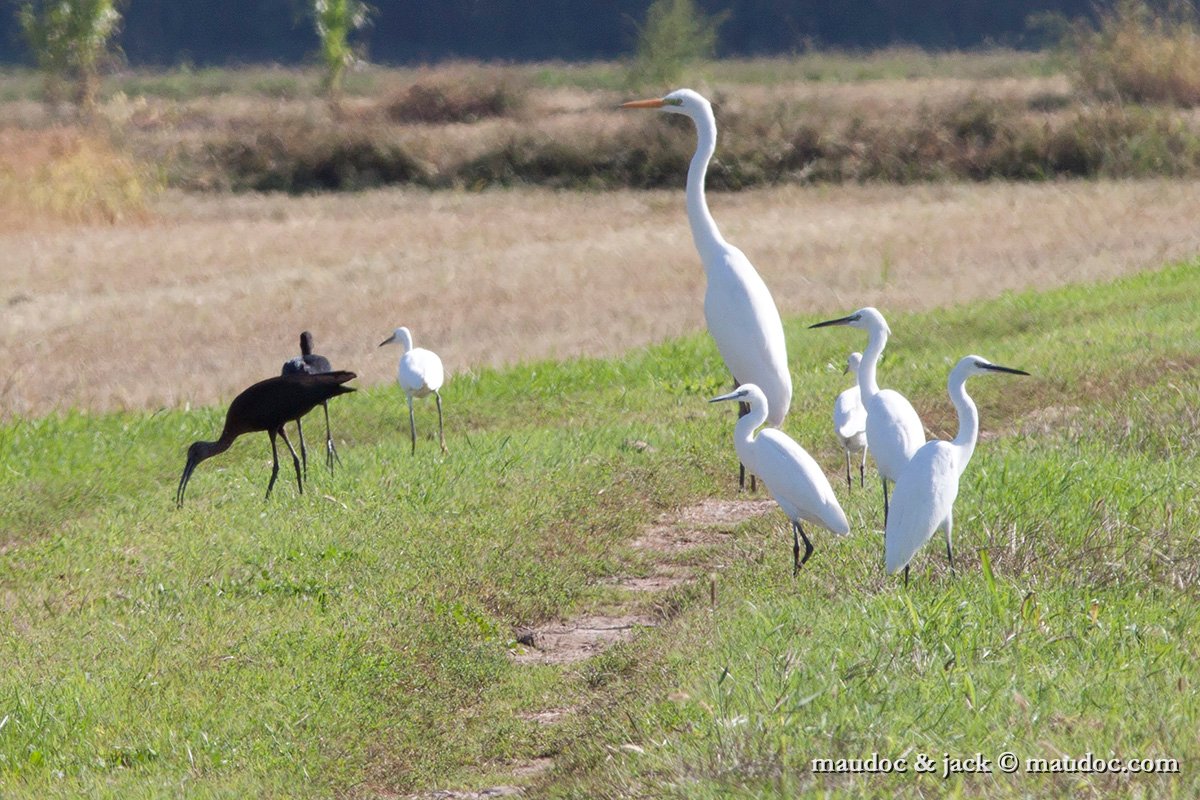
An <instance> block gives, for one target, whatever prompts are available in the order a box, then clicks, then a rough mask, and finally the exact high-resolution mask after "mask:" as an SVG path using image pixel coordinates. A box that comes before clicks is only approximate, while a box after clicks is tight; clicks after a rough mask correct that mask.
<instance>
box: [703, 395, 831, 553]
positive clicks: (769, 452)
mask: <svg viewBox="0 0 1200 800" xmlns="http://www.w3.org/2000/svg"><path fill="white" fill-rule="evenodd" d="M723 400H737V401H738V402H741V403H745V404H746V405H747V406H748V407H749V409H750V410H749V411H748V412H747V413H746V414H744V415H742V416H741V417H740V418H739V419H738V421H737V425H736V426H735V427H734V430H733V445H734V448H735V449H736V450H737V454H738V458H740V459H741V460H742V463H743V464H745V465H746V467H747V469H749V470H750V471H751V472H752V473H753V474H755V475H757V476H759V477H760V478H762V480H763V483H765V484H766V485H767V491H769V492H770V493H771V497H773V498H775V502H776V503H778V504H779V507H780V508H782V509H783V513H785V514H787V517H788V519H789V520H791V523H792V574H793V575H794V574H796V573H797V572H798V571H799V570H800V567H801V566H803V565H804V562H806V561H808V557H809V556H810V555H812V551H813V546H812V542H810V541H809V540H808V536H806V535H805V533H804V528H803V527H801V523H802V522H808V523H811V524H814V525H820V526H821V527H823V528H826V529H828V530H829V531H832V532H833V533H835V534H837V535H838V536H845V535H846V534H847V533H849V532H850V523H849V522H848V521H847V520H846V514H845V512H843V511H842V507H841V506H840V505H838V501H837V497H836V496H835V495H834V493H833V487H831V486H830V485H829V479H828V478H826V477H825V473H824V472H823V471H822V470H821V468H820V467H819V466H818V465H817V462H816V461H814V460H813V457H812V456H810V455H809V454H808V453H807V452H806V451H805V449H804V448H803V447H801V446H800V445H798V444H796V442H795V441H794V440H793V439H792V438H791V437H790V436H788V435H787V434H786V433H784V432H783V431H781V430H778V429H776V428H766V429H764V430H762V431H760V432H759V433H758V435H757V436H755V434H754V432H755V431H756V430H757V429H758V428H759V427H760V426H762V425H763V424H764V423H765V422H766V421H767V415H768V413H769V411H770V405H769V404H768V401H767V396H766V395H765V394H763V391H762V389H759V388H758V387H757V386H755V385H754V384H752V383H745V384H742V385H741V386H739V387H738V388H737V389H736V390H734V391H732V392H730V393H729V394H723V395H721V396H720V397H714V398H713V399H711V400H709V402H710V403H718V402H721V401H723ZM800 539H804V558H801V557H800Z"/></svg>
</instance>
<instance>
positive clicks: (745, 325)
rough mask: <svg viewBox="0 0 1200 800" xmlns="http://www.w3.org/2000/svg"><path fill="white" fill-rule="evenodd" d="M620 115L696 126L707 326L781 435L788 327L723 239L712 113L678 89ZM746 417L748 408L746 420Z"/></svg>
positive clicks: (697, 228) (690, 178) (691, 179)
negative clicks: (709, 190)
mask: <svg viewBox="0 0 1200 800" xmlns="http://www.w3.org/2000/svg"><path fill="white" fill-rule="evenodd" d="M621 107H622V108H656V109H659V110H661V111H665V112H669V113H672V114H683V115H684V116H686V117H690V118H691V120H692V122H693V123H695V125H696V135H697V144H696V153H695V155H693V156H692V161H691V164H690V165H689V166H688V173H687V215H688V223H689V224H690V225H691V229H692V241H693V242H694V243H695V245H696V250H698V251H699V253H700V260H701V261H703V262H704V272H705V277H706V278H707V281H708V287H707V289H706V290H705V292H704V319H705V321H706V322H707V323H708V331H709V333H710V334H711V335H712V337H713V340H714V341H715V342H716V343H717V350H719V351H720V353H721V358H723V359H724V360H725V366H726V367H728V368H729V371H730V372H731V373H733V384H734V386H735V387H737V386H739V385H743V384H747V383H753V384H755V385H757V386H758V387H759V388H760V389H761V391H762V392H763V394H764V395H765V396H766V398H767V403H768V409H769V414H768V416H767V424H768V425H771V426H772V427H776V428H777V427H779V426H780V425H782V424H783V419H784V417H786V416H787V412H788V407H789V406H790V405H791V403H792V376H791V374H790V373H789V372H788V363H787V345H786V343H785V341H784V338H783V322H782V321H781V320H780V318H779V309H777V308H776V307H775V301H774V300H773V299H772V298H771V292H770V291H769V290H768V289H767V285H766V284H765V283H763V279H762V278H761V277H760V276H759V274H758V272H757V271H756V270H755V269H754V266H753V265H752V264H751V263H750V260H749V259H748V258H746V256H745V254H744V253H742V251H741V250H739V249H737V248H736V247H734V246H733V245H731V244H729V243H728V242H726V241H725V239H724V238H723V237H722V236H721V232H720V231H719V230H717V223H716V222H715V221H714V220H713V218H712V214H710V213H709V211H708V202H707V201H706V200H705V199H704V176H705V174H706V173H707V172H708V162H709V160H710V159H712V156H713V153H714V152H716V148H717V121H716V118H715V117H714V116H713V110H712V105H711V104H710V103H709V102H708V100H706V99H705V98H704V97H703V96H701V95H700V94H697V93H696V92H693V91H692V90H691V89H678V90H676V91H674V92H671V93H670V94H668V95H667V96H665V97H663V98H660V99H653V100H634V101H632V102H629V103H625V104H623V105H622V106H621ZM746 412H747V409H746V407H745V406H742V407H741V410H740V413H741V414H743V415H744V414H745V413H746ZM751 472H752V473H753V470H752V471H751ZM745 478H746V475H745V465H744V464H743V467H742V470H741V477H740V479H739V485H741V486H742V488H745ZM752 480H753V478H752ZM751 486H753V483H752V484H751Z"/></svg>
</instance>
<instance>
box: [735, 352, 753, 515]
mask: <svg viewBox="0 0 1200 800" xmlns="http://www.w3.org/2000/svg"><path fill="white" fill-rule="evenodd" d="M739 386H741V384H740V383H739V382H738V379H737V376H736V375H734V376H733V390H734V391H735V392H736V391H737V389H738V387H739ZM749 413H750V405H749V404H748V403H738V419H741V418H742V417H744V416H746V415H747V414H749ZM757 488H758V487H757V484H756V482H755V480H754V473H751V474H750V491H751V492H753V491H755V490H756V489H757ZM738 491H739V492H744V491H746V465H745V464H743V463H742V462H741V461H739V462H738Z"/></svg>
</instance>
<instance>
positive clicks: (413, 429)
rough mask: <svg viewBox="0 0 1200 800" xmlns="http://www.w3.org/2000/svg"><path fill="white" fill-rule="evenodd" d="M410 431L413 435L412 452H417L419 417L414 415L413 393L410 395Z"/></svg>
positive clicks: (414, 453)
mask: <svg viewBox="0 0 1200 800" xmlns="http://www.w3.org/2000/svg"><path fill="white" fill-rule="evenodd" d="M408 432H409V433H410V434H411V435H412V454H413V455H414V456H415V455H416V454H417V418H416V417H414V416H413V406H412V395H411V394H410V395H408Z"/></svg>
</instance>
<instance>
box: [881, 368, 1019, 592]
mask: <svg viewBox="0 0 1200 800" xmlns="http://www.w3.org/2000/svg"><path fill="white" fill-rule="evenodd" d="M988 372H1007V373H1009V374H1012V375H1028V374H1029V373H1028V372H1024V371H1022V370H1019V369H1012V368H1010V367H1001V366H997V365H996V364H993V363H991V362H990V361H988V360H987V359H985V358H980V357H979V356H967V357H965V358H963V359H962V360H960V361H959V362H958V364H956V365H955V367H954V369H953V370H951V371H950V380H949V381H947V383H946V386H947V389H948V391H949V392H950V399H951V400H952V401H954V408H955V409H956V410H957V411H958V435H957V436H955V437H954V441H952V442H943V441H940V440H936V439H935V440H934V441H932V442H927V443H926V444H924V445H922V446H921V449H919V450H917V452H916V455H914V456H913V457H912V460H911V461H909V462H908V465H907V466H906V467H905V468H904V471H903V472H901V473H900V480H898V481H896V491H895V494H894V497H893V500H892V516H891V518H890V519H889V520H888V522H887V527H886V528H885V531H884V545H883V546H884V561H885V564H886V565H887V572H888V574H889V575H894V574H895V573H896V571H897V570H899V569H900V568H901V567H903V568H904V582H905V584H907V583H908V563H909V562H910V561H911V560H912V557H913V556H914V555H915V554H916V552H917V550H919V549H921V546H922V545H924V544H925V543H926V542H928V541H929V539H930V538H931V537H932V536H933V532H934V531H936V530H937V529H938V528H941V529H942V531H944V532H945V534H946V558H947V559H949V560H950V569H951V570H953V569H954V551H953V550H952V549H951V546H950V534H951V528H952V525H953V513H954V499H955V498H956V497H957V496H958V481H959V478H961V477H962V474H963V471H964V470H965V469H966V468H967V464H968V463H969V462H970V460H971V454H972V453H974V452H975V442H976V441H977V440H978V439H979V411H978V409H976V408H975V402H974V401H973V400H972V399H971V398H970V396H969V395H968V394H967V378H969V377H971V376H972V375H984V374H987V373H988Z"/></svg>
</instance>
